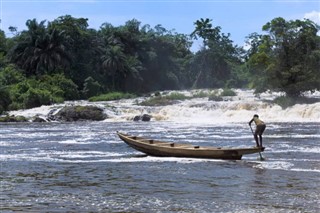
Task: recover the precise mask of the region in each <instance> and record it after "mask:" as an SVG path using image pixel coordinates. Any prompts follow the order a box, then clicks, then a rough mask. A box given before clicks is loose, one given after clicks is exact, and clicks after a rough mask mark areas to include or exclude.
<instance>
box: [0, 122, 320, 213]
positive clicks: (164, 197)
mask: <svg viewBox="0 0 320 213" xmlns="http://www.w3.org/2000/svg"><path fill="white" fill-rule="evenodd" d="M319 125H320V123H317V122H290V123H283V122H274V123H268V124H267V129H266V131H265V136H264V146H265V147H266V150H265V152H264V153H263V156H264V158H265V160H264V161H260V160H259V155H258V154H252V155H247V156H244V157H243V159H242V160H240V161H226V160H208V159H188V158H164V157H150V156H145V155H143V154H142V153H140V152H138V151H135V150H133V149H132V148H130V147H129V146H127V145H126V144H125V143H124V142H122V141H121V140H120V139H119V138H118V137H117V135H116V131H123V132H126V133H130V134H135V135H141V136H146V137H149V138H153V139H161V140H166V141H174V142H185V143H192V144H197V145H212V146H224V147H248V146H249V147H251V146H254V145H255V143H254V141H253V137H252V133H251V130H250V128H249V127H248V124H247V122H239V123H230V124H228V123H227V124H196V123H190V124H188V123H183V122H182V123H176V122H170V121H152V122H132V121H123V122H77V123H44V124H42V123H23V124H15V123H13V124H0V164H1V167H0V181H1V183H0V184H1V186H0V211H1V212H314V213H316V212H320V207H319V206H320V180H319V177H320V154H319V153H320V146H319V142H320V130H319Z"/></svg>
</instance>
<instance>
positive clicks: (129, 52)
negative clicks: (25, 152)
mask: <svg viewBox="0 0 320 213" xmlns="http://www.w3.org/2000/svg"><path fill="white" fill-rule="evenodd" d="M26 26H27V29H26V30H23V31H18V30H17V28H15V27H10V28H9V30H10V31H11V33H12V34H13V36H12V37H6V35H5V33H4V31H0V112H2V111H3V110H14V109H20V108H31V107H36V106H40V105H42V104H52V103H59V102H63V101H64V100H76V99H87V98H89V97H92V96H96V95H99V94H104V93H109V92H115V91H119V92H124V93H134V94H143V93H148V92H151V91H158V90H178V89H189V88H221V87H226V88H231V87H237V88H244V87H245V88H253V89H255V91H256V92H257V93H259V92H264V91H266V90H276V91H282V92H284V93H285V94H286V95H287V96H290V97H298V96H301V95H302V94H303V92H305V91H314V90H318V89H320V69H319V67H320V37H319V36H318V35H317V33H318V32H319V26H318V25H317V24H315V23H314V22H312V21H310V20H308V19H306V20H289V21H286V20H285V19H283V18H275V19H273V20H271V21H270V22H268V23H266V24H265V25H264V26H262V29H263V33H262V34H258V33H252V34H250V35H248V37H247V41H246V42H247V44H248V48H247V49H245V48H244V47H239V46H237V45H235V44H233V41H232V40H231V39H230V34H229V33H228V34H225V33H223V32H222V29H221V27H220V26H213V24H212V20H210V19H208V18H206V19H199V20H197V21H195V22H194V26H195V29H194V31H193V32H191V33H190V35H186V34H181V33H177V32H175V31H173V30H167V29H165V28H164V27H163V26H162V25H156V26H155V27H151V26H150V25H142V24H141V22H139V21H138V20H136V19H132V20H129V21H127V22H126V23H125V24H124V25H123V26H118V27H115V26H113V25H112V24H110V23H103V24H102V25H101V27H100V28H99V29H98V30H96V29H91V28H89V27H88V19H85V18H74V17H72V16H70V15H66V16H61V17H58V18H57V19H55V20H53V21H51V22H47V21H40V22H38V21H37V20H36V19H33V20H28V21H27V22H26ZM195 39H201V41H202V46H201V48H200V49H199V50H198V51H196V52H192V51H191V46H192V42H193V41H194V40H195Z"/></svg>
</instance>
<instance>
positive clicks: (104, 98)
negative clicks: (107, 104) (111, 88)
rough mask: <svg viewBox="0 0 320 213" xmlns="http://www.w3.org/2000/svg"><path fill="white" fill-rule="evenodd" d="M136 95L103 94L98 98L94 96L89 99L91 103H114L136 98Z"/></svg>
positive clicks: (120, 93)
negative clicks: (114, 101)
mask: <svg viewBox="0 0 320 213" xmlns="http://www.w3.org/2000/svg"><path fill="white" fill-rule="evenodd" d="M135 97H136V95H134V94H129V93H122V92H111V93H107V94H102V95H98V96H93V97H91V98H89V101H92V102H95V101H112V100H119V99H127V98H135Z"/></svg>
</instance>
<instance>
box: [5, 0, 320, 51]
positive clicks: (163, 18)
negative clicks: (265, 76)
mask: <svg viewBox="0 0 320 213" xmlns="http://www.w3.org/2000/svg"><path fill="white" fill-rule="evenodd" d="M63 15H71V16H73V17H77V18H80V17H81V18H88V19H89V21H88V22H89V27H90V28H95V29H99V27H100V26H101V24H103V23H105V22H108V23H111V24H112V25H114V26H119V25H123V24H125V22H126V21H128V20H131V19H133V18H135V19H137V20H138V21H140V22H142V25H144V24H149V25H150V26H151V27H154V26H155V25H157V24H161V25H162V26H163V27H165V28H166V29H167V30H172V29H174V30H175V31H176V32H178V33H184V34H190V33H191V32H192V31H193V30H194V22H195V21H196V20H198V19H200V18H210V19H212V20H213V21H212V23H213V25H214V26H220V27H221V28H222V32H224V33H230V34H231V39H232V40H233V41H234V42H235V44H238V45H240V46H242V45H243V44H244V41H245V37H246V36H248V35H249V34H250V33H253V32H258V33H260V32H261V27H262V26H263V25H264V24H265V23H267V22H268V21H270V20H272V19H273V18H276V17H283V18H285V19H287V20H291V19H303V18H309V19H312V20H313V21H315V22H317V23H318V24H319V25H320V0H314V1H313V0H308V1H307V0H305V1H303V0H295V1H290V0H282V1H281V0H278V1H273V0H226V1H222V0H198V1H197V0H131V1H130V0H118V1H117V0H113V1H112V0H0V19H1V23H0V25H1V26H0V27H1V29H2V30H3V31H5V32H6V34H7V36H10V34H9V31H8V27H9V26H15V27H18V31H21V30H23V29H26V27H25V22H26V21H27V20H28V19H33V18H36V19H37V20H38V21H42V20H47V21H52V20H54V19H55V18H57V17H59V16H63Z"/></svg>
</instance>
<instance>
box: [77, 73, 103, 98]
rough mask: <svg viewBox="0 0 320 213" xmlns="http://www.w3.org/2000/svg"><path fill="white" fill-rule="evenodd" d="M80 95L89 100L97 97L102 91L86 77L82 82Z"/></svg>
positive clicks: (96, 83) (99, 86)
mask: <svg viewBox="0 0 320 213" xmlns="http://www.w3.org/2000/svg"><path fill="white" fill-rule="evenodd" d="M83 86H84V87H83V90H82V93H83V95H84V97H86V98H89V97H92V96H95V95H99V94H100V93H101V90H102V86H101V85H100V84H99V83H98V82H97V81H95V80H94V79H93V78H92V77H88V78H86V79H85V80H84V84H83Z"/></svg>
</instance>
